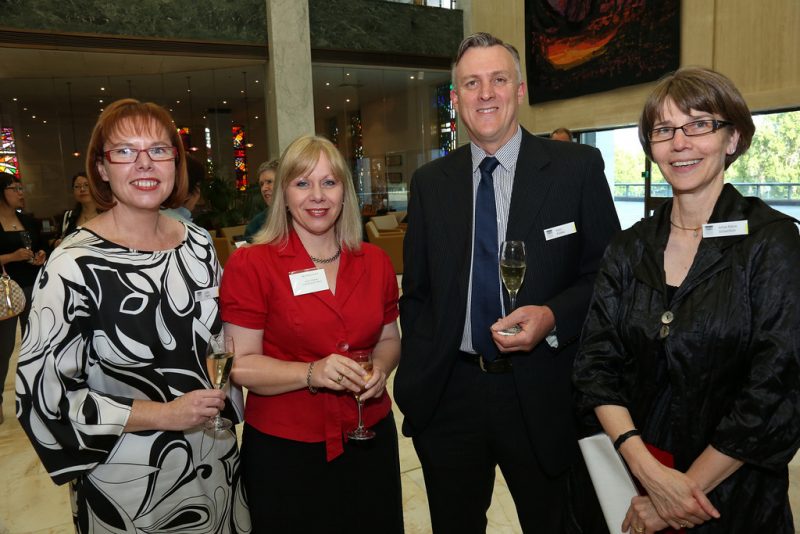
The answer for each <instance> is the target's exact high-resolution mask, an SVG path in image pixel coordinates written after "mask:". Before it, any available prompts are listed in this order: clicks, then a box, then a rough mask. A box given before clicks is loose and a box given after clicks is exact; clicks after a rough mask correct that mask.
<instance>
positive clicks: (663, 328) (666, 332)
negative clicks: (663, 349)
mask: <svg viewBox="0 0 800 534" xmlns="http://www.w3.org/2000/svg"><path fill="white" fill-rule="evenodd" d="M668 335H669V326H668V325H665V324H663V325H661V330H659V332H658V337H660V338H661V339H664V338H665V337H667V336H668Z"/></svg>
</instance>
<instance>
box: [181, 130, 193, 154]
mask: <svg viewBox="0 0 800 534" xmlns="http://www.w3.org/2000/svg"><path fill="white" fill-rule="evenodd" d="M178 136H179V137H180V138H181V143H183V149H184V150H187V151H188V150H189V149H190V148H191V147H192V131H191V130H190V129H189V128H187V127H186V126H184V127H183V128H178Z"/></svg>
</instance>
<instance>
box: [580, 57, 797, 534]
mask: <svg viewBox="0 0 800 534" xmlns="http://www.w3.org/2000/svg"><path fill="white" fill-rule="evenodd" d="M754 130H755V127H754V125H753V122H752V119H751V116H750V112H749V110H748V108H747V105H746V104H745V102H744V99H743V98H742V96H741V94H740V93H739V91H738V90H737V89H736V88H735V87H734V86H733V84H732V83H731V81H730V80H728V79H727V78H726V77H724V76H722V75H720V74H718V73H716V72H714V71H711V70H708V69H700V68H684V69H681V70H679V71H677V72H675V73H673V74H671V75H669V76H667V77H665V78H664V79H662V80H661V82H659V83H658V85H657V86H656V88H655V90H654V91H653V93H652V94H651V95H650V97H649V98H648V100H647V103H646V104H645V108H644V111H643V112H642V116H641V119H640V122H639V138H640V140H641V143H642V147H643V148H644V150H645V152H646V153H647V155H648V157H650V158H651V159H652V160H653V161H654V162H655V163H657V164H658V166H659V169H661V172H662V174H663V175H664V177H665V178H666V180H667V181H668V182H669V183H670V185H671V186H672V190H673V198H672V199H671V200H670V201H668V202H666V203H665V204H664V205H663V206H661V207H660V208H659V209H657V210H656V212H655V214H654V215H653V216H652V217H650V218H647V219H645V220H643V221H641V222H639V223H638V224H636V225H635V226H633V227H632V228H631V229H629V230H626V231H625V232H622V233H621V234H620V235H618V236H617V238H616V239H615V240H614V241H613V242H612V244H611V245H610V246H609V248H608V250H607V252H606V257H605V259H604V263H603V266H602V268H601V270H600V272H599V274H598V279H597V282H596V286H595V294H594V297H593V300H592V304H591V307H590V311H589V315H588V318H587V321H586V324H585V327H584V331H583V339H582V346H581V350H580V351H579V354H578V357H577V359H576V362H575V375H574V382H575V385H576V387H577V390H578V393H579V406H580V408H581V409H583V410H584V411H585V412H589V413H591V412H592V410H593V411H594V414H595V415H596V416H597V418H598V419H599V421H600V423H601V424H602V426H603V429H604V430H605V431H606V433H607V434H608V435H609V436H610V437H611V439H612V440H615V444H616V445H617V446H618V449H619V452H620V453H621V454H622V456H623V458H624V459H625V461H626V462H627V464H628V467H629V468H630V470H631V472H632V473H633V475H634V476H635V477H636V479H637V480H638V482H639V483H640V485H641V486H642V488H643V489H644V490H645V493H644V496H642V497H636V498H634V499H633V502H632V504H631V507H630V508H629V510H628V515H627V517H626V519H625V522H624V523H623V525H622V528H623V530H624V531H628V529H629V528H630V529H631V530H630V531H631V532H635V533H643V532H647V533H651V532H659V531H663V529H669V528H671V529H676V530H677V529H685V528H692V532H703V533H709V532H715V533H723V532H724V533H727V534H730V533H737V532H741V533H745V532H746V533H754V532H770V533H786V534H790V533H794V527H793V524H792V514H791V510H790V508H789V500H788V485H789V479H788V470H787V465H788V463H789V461H790V460H791V459H792V457H793V456H794V454H795V452H796V451H797V449H798V443H799V442H800V365H799V364H798V361H799V360H800V328H798V326H799V325H800V306H798V304H797V302H798V300H800V270H799V269H798V266H800V235H798V229H797V227H796V226H795V224H794V222H795V221H793V220H792V219H791V218H790V217H788V216H786V215H784V214H782V213H779V212H777V211H775V210H773V209H771V208H770V207H768V206H767V205H766V204H764V203H763V202H762V201H761V200H759V199H756V198H745V197H743V196H741V195H740V194H739V193H738V192H737V191H736V190H735V189H734V188H733V187H732V186H731V185H725V184H724V181H723V180H724V171H725V169H726V168H727V167H728V166H729V165H730V164H731V163H733V161H734V160H735V159H736V158H737V157H738V156H739V155H741V154H742V153H744V152H745V151H746V150H747V148H748V147H749V145H750V140H751V138H752V136H753V132H754ZM667 531H669V532H672V530H667Z"/></svg>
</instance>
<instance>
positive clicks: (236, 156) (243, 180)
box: [233, 124, 247, 191]
mask: <svg viewBox="0 0 800 534" xmlns="http://www.w3.org/2000/svg"><path fill="white" fill-rule="evenodd" d="M245 143H246V140H245V131H244V128H243V127H242V125H241V124H234V125H233V168H234V170H235V171H236V187H237V188H238V189H239V191H244V190H245V189H247V147H246V146H245Z"/></svg>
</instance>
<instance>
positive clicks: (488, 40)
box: [450, 32, 522, 85]
mask: <svg viewBox="0 0 800 534" xmlns="http://www.w3.org/2000/svg"><path fill="white" fill-rule="evenodd" d="M492 46H502V47H503V48H505V49H506V50H508V53H509V54H511V57H512V58H513V59H514V66H515V67H516V69H517V83H522V66H521V65H520V61H519V52H517V49H516V48H514V45H510V44H508V43H504V42H503V41H502V40H500V39H498V38H497V37H495V36H494V35H492V34H491V33H486V32H478V33H473V34H472V35H470V36H469V37H465V38H464V40H463V41H461V44H460V45H459V47H458V53H457V54H456V60H455V61H454V62H453V67H452V70H451V72H450V76H451V80H452V81H453V85H455V82H456V67H457V66H458V62H459V61H461V58H462V57H463V56H464V54H465V53H466V52H467V50H469V49H470V48H489V47H492Z"/></svg>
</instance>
